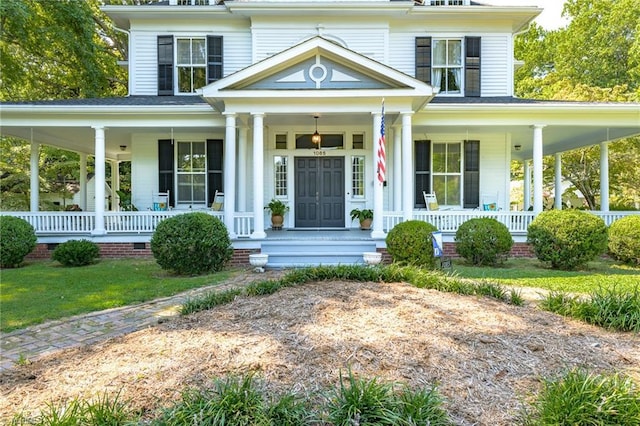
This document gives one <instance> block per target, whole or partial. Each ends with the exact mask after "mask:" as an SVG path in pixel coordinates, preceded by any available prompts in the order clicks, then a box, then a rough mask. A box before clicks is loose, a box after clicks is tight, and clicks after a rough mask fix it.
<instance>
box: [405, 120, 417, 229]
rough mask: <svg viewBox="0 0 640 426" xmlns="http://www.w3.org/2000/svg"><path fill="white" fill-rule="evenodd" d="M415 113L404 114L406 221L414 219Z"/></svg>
mask: <svg viewBox="0 0 640 426" xmlns="http://www.w3.org/2000/svg"><path fill="white" fill-rule="evenodd" d="M412 115H413V112H403V113H402V216H403V218H404V220H405V221H406V220H411V219H413V204H414V203H413V201H414V200H413V191H414V188H413V165H412V164H411V159H412V158H413V155H412V154H411V151H412V145H413V141H412V140H413V135H412V133H411V116H412Z"/></svg>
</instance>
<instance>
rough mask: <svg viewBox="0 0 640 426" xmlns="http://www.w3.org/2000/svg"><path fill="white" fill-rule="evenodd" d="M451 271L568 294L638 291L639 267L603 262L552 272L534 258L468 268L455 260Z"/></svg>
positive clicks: (465, 275)
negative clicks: (615, 290) (600, 291)
mask: <svg viewBox="0 0 640 426" xmlns="http://www.w3.org/2000/svg"><path fill="white" fill-rule="evenodd" d="M453 271H454V272H455V273H456V274H457V275H459V276H461V277H464V278H472V279H486V280H488V281H491V282H495V283H498V284H504V285H515V286H522V287H537V288H544V289H547V290H552V291H561V292H571V293H590V292H592V291H593V290H596V289H597V288H599V287H604V288H613V287H616V288H617V289H618V290H625V291H633V290H634V289H640V267H631V266H625V265H620V264H617V263H615V262H613V261H611V260H604V259H603V260H598V261H594V262H589V264H588V265H587V267H586V268H583V269H580V270H577V271H558V270H553V269H550V268H549V267H547V266H545V265H544V264H542V263H541V262H539V261H538V260H537V259H510V260H508V261H507V262H506V263H505V264H504V266H502V267H496V268H487V267H482V268H481V267H477V266H471V265H469V264H465V263H464V261H463V260H457V261H454V263H453Z"/></svg>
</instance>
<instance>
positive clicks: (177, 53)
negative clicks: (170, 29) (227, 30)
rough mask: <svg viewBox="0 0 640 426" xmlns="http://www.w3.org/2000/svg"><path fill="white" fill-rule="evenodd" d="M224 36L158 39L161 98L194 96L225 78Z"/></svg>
mask: <svg viewBox="0 0 640 426" xmlns="http://www.w3.org/2000/svg"><path fill="white" fill-rule="evenodd" d="M222 42H223V40H222V37H221V36H207V37H175V38H174V36H171V35H166V36H158V95H175V94H188V93H194V92H195V91H196V90H197V89H200V88H202V87H204V86H206V85H207V84H209V83H211V82H214V81H216V80H219V79H221V78H222V72H223V54H222V53H223V52H222V46H223V44H222Z"/></svg>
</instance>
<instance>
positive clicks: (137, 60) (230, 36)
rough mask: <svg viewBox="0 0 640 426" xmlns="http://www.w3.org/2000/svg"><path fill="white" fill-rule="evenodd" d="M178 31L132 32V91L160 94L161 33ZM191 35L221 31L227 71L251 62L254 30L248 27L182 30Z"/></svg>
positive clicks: (236, 69)
mask: <svg viewBox="0 0 640 426" xmlns="http://www.w3.org/2000/svg"><path fill="white" fill-rule="evenodd" d="M169 34H176V33H172V32H132V33H131V39H132V46H133V48H132V51H131V55H130V64H131V65H130V66H131V70H135V71H133V72H132V73H131V77H130V78H131V81H132V84H131V94H132V95H157V94H158V64H157V62H158V51H157V38H158V35H169ZM177 34H180V35H183V34H189V35H201V36H206V35H220V36H222V37H224V42H223V43H224V47H223V48H224V65H223V68H224V75H225V76H227V75H229V74H232V73H234V72H236V71H238V70H239V69H242V68H245V67H247V66H249V65H250V64H251V34H250V33H249V31H248V30H247V31H244V32H241V31H227V32H225V31H219V32H215V33H212V32H207V33H203V32H188V33H187V32H179V33H177Z"/></svg>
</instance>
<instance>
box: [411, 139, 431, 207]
mask: <svg viewBox="0 0 640 426" xmlns="http://www.w3.org/2000/svg"><path fill="white" fill-rule="evenodd" d="M415 144H416V153H415V162H416V179H415V182H416V183H415V185H416V187H415V200H414V205H415V207H426V206H425V204H424V196H423V195H422V191H427V192H431V141H429V140H424V141H416V142H415Z"/></svg>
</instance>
